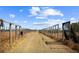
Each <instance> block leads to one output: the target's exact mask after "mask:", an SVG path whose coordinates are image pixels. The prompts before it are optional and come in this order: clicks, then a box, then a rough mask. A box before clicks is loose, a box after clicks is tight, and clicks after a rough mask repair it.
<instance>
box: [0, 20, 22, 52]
mask: <svg viewBox="0 0 79 59" xmlns="http://www.w3.org/2000/svg"><path fill="white" fill-rule="evenodd" d="M20 32H21V26H19V25H15V24H14V23H10V22H7V21H4V20H2V19H0V52H5V50H7V49H9V48H10V47H12V44H13V43H14V42H15V41H16V40H17V39H19V38H20V37H21V35H20Z"/></svg>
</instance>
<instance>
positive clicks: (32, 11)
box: [30, 7, 40, 16]
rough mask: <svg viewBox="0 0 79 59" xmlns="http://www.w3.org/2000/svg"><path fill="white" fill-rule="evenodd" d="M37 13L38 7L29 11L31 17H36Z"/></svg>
mask: <svg viewBox="0 0 79 59" xmlns="http://www.w3.org/2000/svg"><path fill="white" fill-rule="evenodd" d="M38 12H40V8H39V7H32V9H30V13H31V15H32V16H35V15H38Z"/></svg>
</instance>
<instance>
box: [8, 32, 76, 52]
mask: <svg viewBox="0 0 79 59" xmlns="http://www.w3.org/2000/svg"><path fill="white" fill-rule="evenodd" d="M45 42H49V44H46V43H45ZM7 52H15V53H17V52H18V53H26V52H29V53H32V52H34V53H50V52H51V53H52V52H75V51H73V50H72V49H70V48H68V47H67V46H65V45H62V44H61V43H60V42H56V41H55V40H53V39H50V38H49V37H47V36H45V35H43V34H41V33H39V32H30V33H27V34H26V35H25V36H24V38H22V39H21V40H20V41H19V42H18V43H17V44H15V47H13V48H12V49H10V50H9V51H7Z"/></svg>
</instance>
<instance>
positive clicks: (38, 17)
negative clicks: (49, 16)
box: [36, 16, 46, 19]
mask: <svg viewBox="0 0 79 59" xmlns="http://www.w3.org/2000/svg"><path fill="white" fill-rule="evenodd" d="M45 18H46V17H44V16H37V17H36V19H45Z"/></svg>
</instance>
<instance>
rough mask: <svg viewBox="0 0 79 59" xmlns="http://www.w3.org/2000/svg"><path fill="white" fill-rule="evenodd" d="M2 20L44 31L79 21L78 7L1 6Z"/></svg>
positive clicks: (0, 14) (0, 16)
mask: <svg viewBox="0 0 79 59" xmlns="http://www.w3.org/2000/svg"><path fill="white" fill-rule="evenodd" d="M0 18H1V19H4V20H6V21H9V22H12V23H15V24H18V25H21V26H22V27H23V28H30V29H42V28H46V27H49V26H52V25H55V24H61V23H63V22H66V21H69V20H70V21H73V22H75V21H76V20H78V19H79V7H78V6H0Z"/></svg>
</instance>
